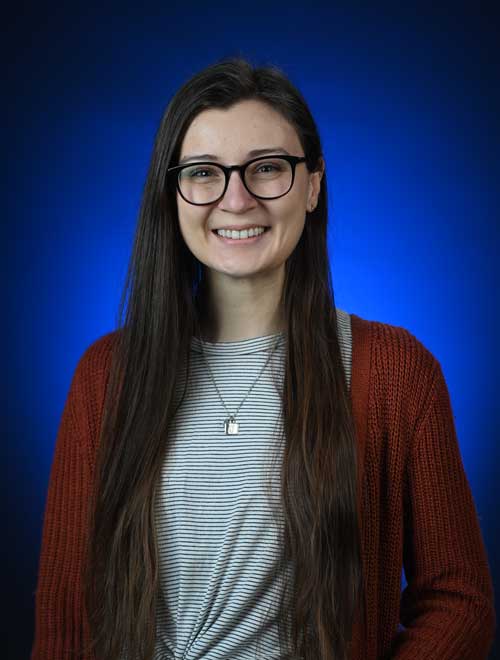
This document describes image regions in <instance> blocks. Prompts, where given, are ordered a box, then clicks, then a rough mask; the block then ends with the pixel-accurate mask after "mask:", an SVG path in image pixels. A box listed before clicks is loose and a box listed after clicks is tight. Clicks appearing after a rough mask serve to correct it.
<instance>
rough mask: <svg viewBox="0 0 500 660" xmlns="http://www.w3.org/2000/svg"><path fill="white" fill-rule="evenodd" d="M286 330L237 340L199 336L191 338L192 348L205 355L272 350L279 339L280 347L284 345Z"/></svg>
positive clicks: (226, 354)
mask: <svg viewBox="0 0 500 660" xmlns="http://www.w3.org/2000/svg"><path fill="white" fill-rule="evenodd" d="M284 337H285V332H284V331H282V332H275V333H273V334H271V335H262V336H260V337H251V338H250V339H239V340H237V341H219V342H209V341H204V340H201V339H200V338H199V337H196V336H193V337H192V338H191V348H192V350H193V351H195V352H197V353H201V351H202V348H201V344H203V352H204V353H205V355H224V356H225V357H227V356H229V355H242V354H245V355H246V354H248V353H260V352H263V351H268V350H272V349H273V348H274V347H275V346H276V344H277V342H278V341H279V344H278V348H279V347H280V346H282V345H283V339H284Z"/></svg>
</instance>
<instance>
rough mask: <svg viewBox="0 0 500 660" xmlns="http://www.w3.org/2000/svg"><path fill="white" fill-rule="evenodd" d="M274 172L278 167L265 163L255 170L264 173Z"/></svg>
mask: <svg viewBox="0 0 500 660" xmlns="http://www.w3.org/2000/svg"><path fill="white" fill-rule="evenodd" d="M276 170H279V167H277V166H276V165H273V164H272V163H265V164H264V165H259V166H258V167H257V168H256V170H255V171H256V172H264V173H265V172H272V171H276Z"/></svg>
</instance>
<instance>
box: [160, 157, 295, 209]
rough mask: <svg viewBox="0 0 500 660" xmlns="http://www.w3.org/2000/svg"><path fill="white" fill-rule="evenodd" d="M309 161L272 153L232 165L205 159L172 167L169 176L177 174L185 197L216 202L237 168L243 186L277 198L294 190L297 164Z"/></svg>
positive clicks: (199, 202) (200, 202) (197, 202)
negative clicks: (227, 165)
mask: <svg viewBox="0 0 500 660" xmlns="http://www.w3.org/2000/svg"><path fill="white" fill-rule="evenodd" d="M305 160H306V158H305V156H281V155H280V156H277V155H276V156H275V155H270V156H260V157H259V158H253V159H252V160H249V161H247V162H246V163H243V165H231V166H229V167H226V166H224V165H218V164H217V163H211V162H209V161H201V162H198V163H189V164H186V165H176V166H175V167H169V168H168V170H167V176H168V177H173V176H176V187H177V190H178V191H179V193H180V195H181V197H182V198H183V199H184V200H185V201H186V202H189V204H195V205H196V206H203V205H205V204H213V203H214V202H217V201H218V200H219V199H221V198H222V197H223V196H224V194H225V192H226V190H227V187H228V185H229V177H230V176H231V172H232V171H233V170H237V171H238V172H239V174H240V177H241V180H242V181H243V185H244V186H245V188H246V189H247V190H248V192H249V193H250V194H251V195H253V196H254V197H257V198H258V199H277V198H278V197H283V195H286V194H287V193H288V192H290V190H291V189H292V186H293V182H294V180H295V166H296V165H297V163H303V162H305Z"/></svg>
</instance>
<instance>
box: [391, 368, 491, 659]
mask: <svg viewBox="0 0 500 660" xmlns="http://www.w3.org/2000/svg"><path fill="white" fill-rule="evenodd" d="M407 492H408V506H407V511H406V513H405V525H404V551H403V555H404V556H403V561H404V569H405V575H406V580H407V583H408V584H407V586H406V588H405V589H404V591H403V593H402V597H401V605H400V619H401V623H402V624H403V626H404V627H405V628H406V629H405V630H402V631H401V632H399V633H398V635H396V637H395V639H394V643H393V647H392V652H391V655H390V657H391V658H393V659H394V660H420V659H422V660H424V659H425V660H481V659H485V658H487V657H488V651H489V649H490V647H491V644H492V641H493V637H494V632H495V626H496V616H495V610H494V604H493V603H494V596H493V584H492V580H491V574H490V570H489V566H488V559H487V553H486V549H485V546H484V543H483V539H482V536H481V530H480V525H479V519H478V516H477V511H476V508H475V504H474V500H473V497H472V493H471V489H470V487H469V483H468V481H467V477H466V474H465V471H464V467H463V463H462V459H461V454H460V449H459V445H458V441H457V436H456V430H455V424H454V419H453V413H452V408H451V403H450V397H449V393H448V389H447V385H446V382H445V379H444V376H443V373H442V369H441V366H440V364H439V362H438V361H437V360H435V363H434V370H433V378H432V385H431V391H430V397H429V399H428V406H427V408H426V410H425V411H424V414H423V417H422V418H421V423H420V424H419V426H418V428H417V429H416V433H415V436H414V442H413V444H412V447H411V451H410V456H409V459H408V464H407Z"/></svg>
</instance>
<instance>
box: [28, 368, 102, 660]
mask: <svg viewBox="0 0 500 660" xmlns="http://www.w3.org/2000/svg"><path fill="white" fill-rule="evenodd" d="M84 369H85V363H84V361H83V360H82V361H80V363H79V364H78V366H77V369H76V371H75V374H74V376H73V380H72V383H71V386H70V390H69V393H68V396H67V398H66V403H65V406H64V409H63V413H62V417H61V421H60V424H59V430H58V434H57V439H56V444H55V450H54V456H53V461H52V467H51V471H50V477H49V485H48V492H47V500H46V505H45V517H44V523H43V533H42V542H41V552H40V560H39V571H38V584H37V589H36V594H35V636H34V642H33V647H32V651H31V660H66V659H69V658H73V657H80V656H78V653H77V652H80V651H81V650H82V645H83V641H84V640H83V616H82V595H81V579H80V568H81V561H82V554H83V546H84V540H85V522H86V515H87V504H88V500H89V493H90V491H89V487H90V483H89V482H90V469H89V465H88V457H87V455H86V453H85V451H84V450H83V449H82V447H84V446H85V444H84V443H83V442H82V438H83V435H82V432H83V430H84V429H87V433H88V429H89V421H88V419H87V420H86V419H85V417H88V415H87V414H86V412H85V410H86V407H85V405H84V404H85V398H84V393H85V392H86V388H85V386H84V380H85V378H84ZM87 385H88V384H87ZM85 422H86V423H85ZM73 653H74V655H73Z"/></svg>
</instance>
